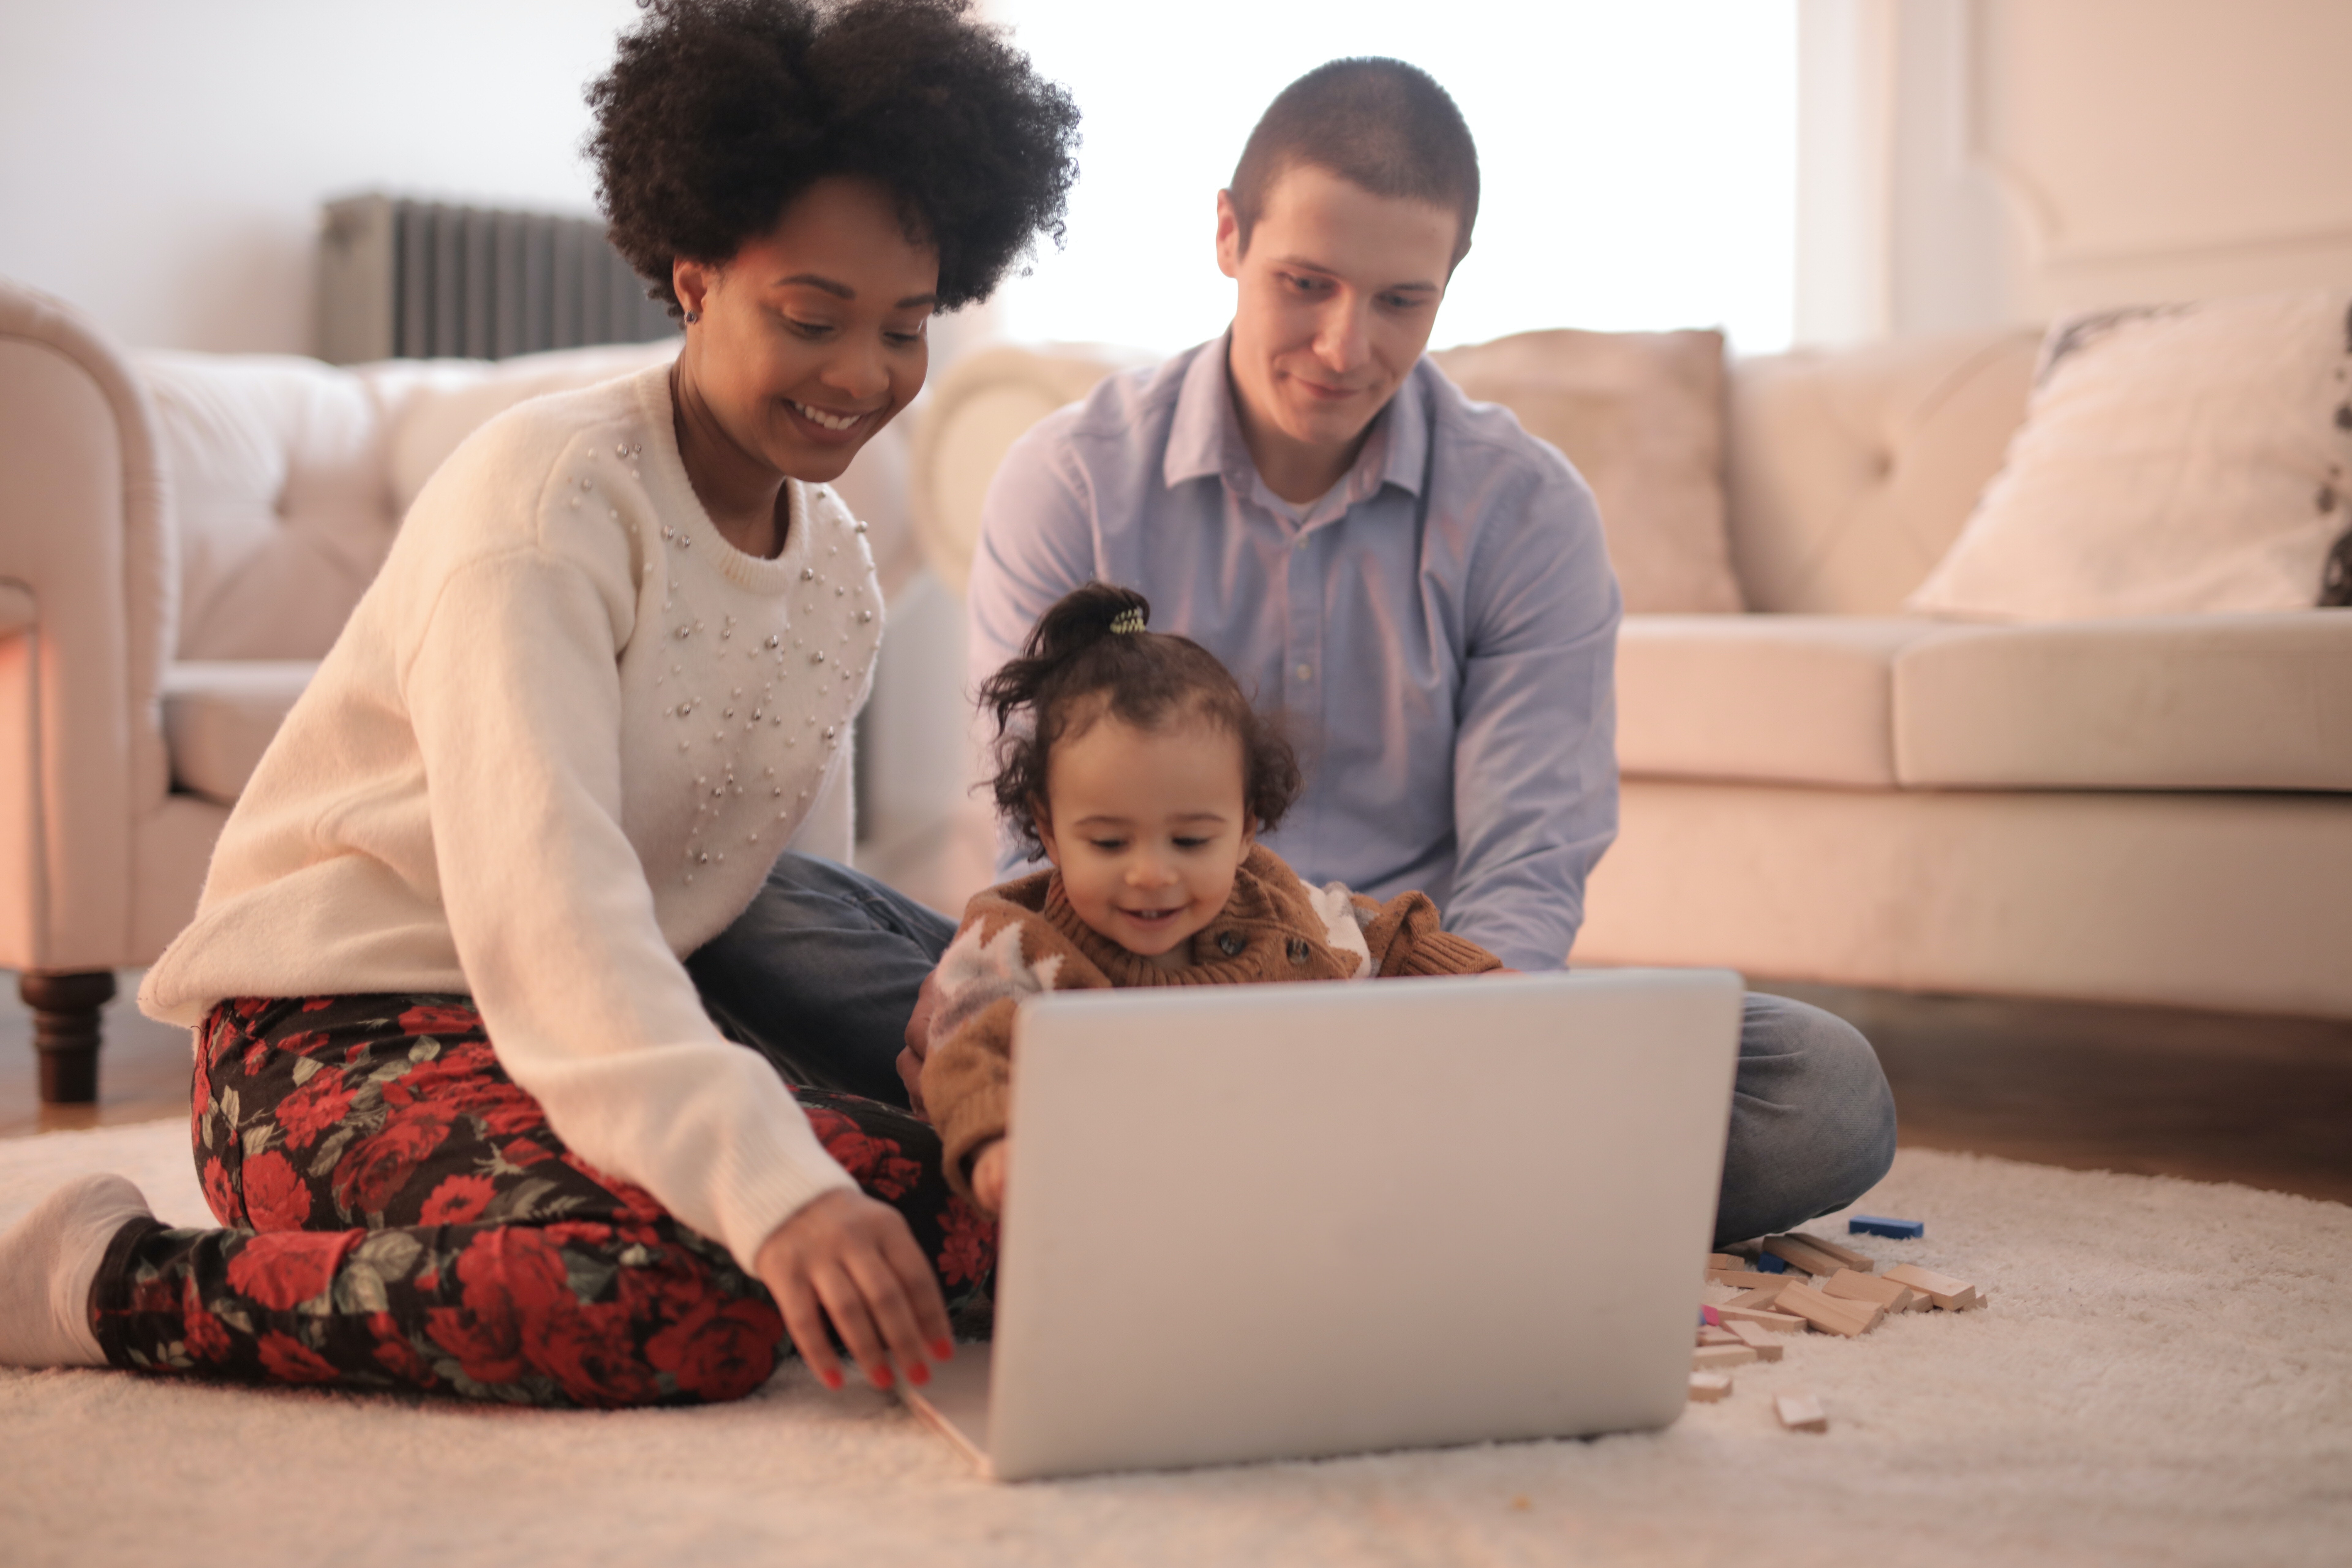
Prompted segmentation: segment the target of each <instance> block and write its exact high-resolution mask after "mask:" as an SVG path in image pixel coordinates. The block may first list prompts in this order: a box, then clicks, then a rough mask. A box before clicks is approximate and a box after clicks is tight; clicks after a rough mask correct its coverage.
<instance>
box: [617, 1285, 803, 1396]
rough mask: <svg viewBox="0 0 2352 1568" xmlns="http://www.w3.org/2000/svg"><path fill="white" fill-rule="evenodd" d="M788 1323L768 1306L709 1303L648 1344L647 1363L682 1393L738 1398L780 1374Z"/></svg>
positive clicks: (756, 1302) (743, 1302)
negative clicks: (779, 1349) (781, 1345)
mask: <svg viewBox="0 0 2352 1568" xmlns="http://www.w3.org/2000/svg"><path fill="white" fill-rule="evenodd" d="M783 1335H784V1320H783V1318H782V1316H781V1315H780V1314H779V1313H778V1312H777V1311H776V1310H775V1308H773V1307H772V1306H770V1305H769V1304H768V1303H767V1302H765V1301H759V1300H740V1301H729V1302H727V1303H725V1304H724V1305H721V1304H719V1303H718V1302H716V1301H714V1300H709V1299H707V1298H706V1299H705V1300H703V1302H702V1303H701V1306H700V1308H699V1310H697V1311H695V1312H693V1313H691V1314H689V1315H688V1316H687V1317H686V1318H684V1319H682V1320H681V1321H677V1322H675V1323H672V1324H671V1325H670V1326H669V1327H668V1328H667V1329H664V1330H663V1331H661V1332H659V1333H657V1334H656V1335H654V1337H653V1338H652V1339H650V1340H647V1341H646V1360H648V1361H650V1362H652V1363H653V1364H654V1365H655V1366H656V1367H658V1368H660V1369H661V1370H662V1371H664V1372H666V1373H669V1374H670V1375H671V1377H672V1378H674V1379H675V1380H676V1381H677V1386H678V1390H679V1392H680V1393H684V1394H699V1395H701V1396H702V1397H703V1398H705V1399H740V1398H742V1397H743V1396H744V1395H745V1394H749V1393H751V1391H752V1390H753V1389H755V1388H757V1387H759V1386H760V1384H763V1383H765V1382H767V1381H768V1374H769V1373H772V1372H774V1371H775V1370H776V1345H777V1343H778V1342H780V1341H782V1338H783Z"/></svg>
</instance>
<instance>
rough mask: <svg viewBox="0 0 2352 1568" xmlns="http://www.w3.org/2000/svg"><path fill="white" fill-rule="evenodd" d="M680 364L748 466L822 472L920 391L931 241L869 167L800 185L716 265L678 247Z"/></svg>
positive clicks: (932, 275)
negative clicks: (682, 315)
mask: <svg viewBox="0 0 2352 1568" xmlns="http://www.w3.org/2000/svg"><path fill="white" fill-rule="evenodd" d="M675 270H676V282H677V291H678V298H679V300H681V301H682V302H684V304H685V305H686V307H687V309H688V310H692V311H694V312H696V313H697V315H698V317H699V320H698V321H696V322H695V323H694V324H693V325H691V326H690V327H689V328H688V335H687V347H686V350H685V352H684V354H683V356H682V358H683V361H684V362H685V363H684V364H683V366H682V368H684V369H685V370H687V372H688V374H691V376H692V378H693V382H694V391H695V393H696V395H697V396H698V400H699V402H700V403H701V404H702V405H703V406H704V408H705V409H706V410H707V413H708V416H709V418H710V419H711V420H712V421H713V422H715V423H716V424H717V426H719V431H720V432H722V433H723V434H724V436H725V437H726V440H727V443H728V444H729V445H731V446H732V447H735V448H736V451H737V453H738V454H739V455H740V458H741V459H742V460H744V461H745V463H746V464H747V465H757V466H758V467H760V468H765V469H768V470H770V471H772V472H773V473H776V474H781V475H783V476H785V477H788V478H791V479H801V480H803V481H806V482H808V483H812V484H822V483H824V482H826V481H828V480H831V479H838V478H839V477H840V476H841V474H842V471H843V470H844V469H845V468H848V467H849V461H850V459H851V458H855V457H856V455H857V450H858V448H859V447H863V446H864V445H865V444H866V441H867V440H868V439H870V438H871V437H873V435H874V433H875V432H876V431H877V430H879V429H881V428H882V426H885V425H887V424H888V423H889V422H890V420H891V419H892V418H893V417H895V416H897V414H898V411H899V410H900V409H902V408H904V407H906V406H907V405H908V403H909V402H911V401H913V399H914V396H915V394H916V393H918V392H919V391H920V390H922V385H923V375H924V373H925V371H926V370H928V369H929V363H930V343H929V338H928V337H927V336H926V332H925V329H926V327H927V326H928V324H929V321H930V316H931V310H932V307H933V305H934V303H935V302H936V298H937V291H938V289H939V279H940V258H939V252H938V251H937V250H936V249H935V248H933V247H931V246H930V245H929V243H928V242H926V241H924V240H921V239H915V238H909V237H908V234H907V227H906V224H905V222H904V220H903V218H902V217H901V216H900V211H899V205H898V201H897V200H896V199H895V198H894V197H893V196H892V195H891V194H890V193H889V192H888V191H887V190H886V189H885V188H884V187H882V186H881V185H879V184H876V183H875V182H873V181H871V180H864V179H857V178H854V177H849V176H835V177H833V178H829V179H824V180H820V181H818V182H817V183H816V184H814V185H811V186H810V187H809V188H808V189H807V190H805V191H803V193H802V194H801V195H799V196H797V197H795V198H794V199H793V202H792V205H789V206H787V207H786V208H785V209H784V215H783V216H782V218H781V219H779V220H778V222H777V224H776V226H774V227H773V228H772V229H770V230H769V231H768V232H767V233H765V234H763V235H758V236H755V237H752V238H751V239H749V240H747V241H745V242H744V244H743V247H742V248H741V249H740V250H738V251H737V252H736V253H735V255H734V256H733V257H731V258H729V259H728V260H727V261H726V262H725V263H723V264H721V265H719V266H715V267H714V266H709V265H706V264H704V263H699V262H692V261H686V260H683V259H681V260H680V261H678V262H677V267H676V269H675Z"/></svg>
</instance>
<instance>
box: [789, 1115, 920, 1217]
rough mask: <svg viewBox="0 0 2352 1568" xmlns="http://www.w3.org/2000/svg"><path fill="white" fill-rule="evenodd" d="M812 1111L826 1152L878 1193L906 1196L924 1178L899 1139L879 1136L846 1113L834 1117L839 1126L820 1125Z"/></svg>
mask: <svg viewBox="0 0 2352 1568" xmlns="http://www.w3.org/2000/svg"><path fill="white" fill-rule="evenodd" d="M811 1114H812V1120H811V1121H810V1125H811V1126H814V1127H816V1129H817V1137H818V1139H819V1140H820V1141H821V1142H823V1143H824V1149H825V1152H826V1153H828V1154H831V1155H832V1156H833V1157H834V1159H835V1160H836V1161H838V1162H839V1163H840V1165H841V1168H842V1169H843V1170H845V1171H846V1172H848V1173H849V1174H850V1176H851V1177H852V1178H853V1179H855V1180H856V1183H857V1184H858V1185H859V1186H861V1187H864V1188H865V1189H866V1191H868V1192H870V1193H872V1194H874V1195H875V1196H877V1197H880V1198H903V1197H905V1196H906V1195H907V1194H908V1193H911V1192H913V1191H914V1190H915V1184H916V1183H917V1182H919V1181H920V1180H921V1179H922V1175H923V1168H922V1167H921V1166H920V1165H919V1164H917V1163H915V1162H914V1161H912V1160H909V1159H908V1158H906V1157H905V1156H904V1155H903V1154H902V1153H901V1152H900V1148H899V1144H898V1140H897V1139H895V1138H877V1137H875V1136H874V1135H873V1134H871V1133H869V1132H866V1131H861V1130H860V1129H859V1128H858V1127H857V1126H856V1124H855V1123H854V1122H852V1121H850V1120H849V1119H848V1118H847V1117H845V1116H839V1117H835V1118H834V1120H835V1121H838V1122H839V1123H840V1124H841V1125H840V1126H839V1127H838V1128H833V1127H825V1126H818V1125H817V1123H816V1122H815V1121H814V1112H812V1113H811Z"/></svg>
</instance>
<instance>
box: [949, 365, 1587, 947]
mask: <svg viewBox="0 0 2352 1568" xmlns="http://www.w3.org/2000/svg"><path fill="white" fill-rule="evenodd" d="M1092 578H1100V579H1102V580H1103V581H1105V582H1110V583H1118V584H1124V585H1127V586H1129V587H1133V588H1136V589H1139V590H1140V591H1141V592H1142V593H1143V594H1144V595H1146V596H1147V597H1148V598H1150V601H1151V626H1152V629H1153V630H1155V631H1163V632H1181V633H1182V634H1183V635H1184V636H1186V637H1191V638H1192V639H1193V640H1194V641H1196V642H1199V643H1201V644H1202V646H1203V647H1207V648H1208V649H1209V650H1210V651H1211V652H1213V653H1214V654H1215V655H1216V656H1217V657H1218V658H1221V659H1223V660H1224V662H1225V665H1226V667H1227V668H1230V669H1231V670H1232V671H1233V672H1234V675H1235V676H1236V677H1238V678H1239V679H1240V680H1241V683H1242V688H1243V689H1244V690H1245V691H1252V692H1253V693H1254V696H1255V700H1256V701H1257V703H1258V705H1259V706H1260V707H1261V708H1262V709H1265V710H1269V711H1279V712H1280V713H1281V714H1282V715H1283V717H1284V721H1285V722H1286V725H1287V727H1288V731H1289V733H1290V735H1291V738H1292V740H1293V741H1294V742H1296V743H1297V745H1298V749H1299V756H1300V761H1301V762H1302V763H1304V764H1305V766H1306V770H1307V788H1306V792H1305V794H1303V795H1301V796H1300V797H1299V801H1298V804H1297V806H1295V807H1294V808H1293V809H1292V811H1291V814H1290V815H1289V816H1288V817H1286V819H1285V820H1284V822H1283V824H1282V826H1281V828H1280V829H1279V830H1278V831H1276V832H1275V833H1273V834H1270V835H1268V836H1267V837H1266V838H1265V843H1266V845H1267V847H1269V848H1272V849H1273V850H1274V851H1275V852H1276V853H1277V854H1279V855H1281V856H1282V857H1283V858H1285V859H1286V860H1288V861H1289V862H1290V864H1291V865H1292V866H1293V867H1295V868H1297V870H1298V872H1299V873H1300V874H1301V875H1302V876H1304V877H1305V878H1306V879H1307V880H1308V881H1310V882H1314V883H1321V882H1324V881H1326V880H1330V879H1337V880H1339V881H1342V882H1345V883H1346V884H1347V885H1348V886H1349V887H1350V888H1352V889H1356V890H1358V891H1360V892H1364V893H1369V894H1370V895H1371V896H1372V897H1374V898H1377V899H1388V898H1391V897H1392V896H1394V895H1395V894H1397V893H1400V892H1403V891H1406V890H1408V889H1420V890H1421V891H1423V892H1425V893H1427V894H1428V895H1429V896H1430V897H1431V898H1432V899H1433V900H1435V901H1436V903H1437V905H1438V907H1439V908H1440V909H1441V910H1444V923H1445V928H1446V929H1447V930H1448V931H1455V932H1458V933H1459V934H1461V935H1463V936H1465V937H1467V938H1469V939H1470V940H1472V941H1474V942H1478V943H1480V944H1481V945H1483V946H1485V947H1486V948H1487V949H1488V950H1489V951H1491V952H1495V953H1496V954H1497V955H1498V956H1500V957H1501V958H1502V960H1503V961H1504V962H1505V963H1508V964H1511V965H1513V966H1514V967H1517V968H1519V969H1530V970H1534V969H1557V968H1559V967H1560V966H1561V965H1562V964H1563V963H1565V962H1566V958H1567V954H1568V951H1569V947H1570V944H1571V943H1572V942H1574V941H1575V939H1576V931H1577V928H1578V926H1579V925H1580V924H1581V923H1582V922H1583V919H1584V879H1585V876H1586V874H1587V873H1588V872H1590V871H1591V868H1592V866H1593V863H1594V862H1595V861H1597V860H1599V859H1600V858H1601V851H1602V850H1604V849H1606V848H1607V847H1609V841H1610V840H1611V839H1612V837H1615V836H1616V831H1617V761H1616V750H1615V730H1616V703H1615V689H1614V684H1613V675H1612V670H1613V665H1614V658H1615V650H1616V637H1617V623H1618V619H1619V616H1620V614H1621V609H1620V601H1619V598H1618V594H1617V580H1616V577H1615V575H1614V574H1612V572H1611V571H1610V568H1609V557H1608V552H1607V550H1606V548H1605V547H1604V545H1603V543H1602V542H1601V520H1600V515H1599V513H1598V512H1597V511H1596V510H1594V508H1593V504H1592V492H1591V490H1590V489H1587V488H1586V487H1585V483H1584V481H1583V479H1581V478H1580V477H1579V476H1578V474H1577V472H1576V470H1575V469H1574V468H1570V466H1569V463H1568V460H1567V459H1566V458H1563V457H1561V456H1560V455H1559V452H1558V451H1557V450H1555V449H1554V448H1552V447H1549V446H1546V445H1545V444H1544V443H1542V442H1540V441H1538V440H1537V439H1536V438H1535V437H1531V436H1529V435H1528V434H1527V433H1526V432H1525V431H1524V430H1522V429H1520V428H1519V425H1518V421H1517V420H1516V419H1515V418H1513V417H1512V416H1511V415H1510V414H1509V413H1508V412H1507V410H1505V409H1502V408H1499V407H1496V406H1493V405H1487V404H1477V403H1472V402H1470V401H1469V400H1468V399H1467V398H1465V396H1463V395H1462V393H1461V392H1460V390H1459V389H1457V388H1456V387H1455V386H1454V384H1453V383H1452V382H1450V381H1448V380H1446V379H1445V377H1444V374H1441V373H1440V372H1439V371H1438V369H1437V367H1436V366H1435V365H1433V364H1432V363H1430V362H1429V361H1428V360H1426V359H1423V361H1421V363H1418V364H1416V365H1415V366H1414V367H1413V369H1412V374H1409V375H1408V376H1406V377H1405V379H1404V382H1403V384H1402V386H1400V387H1399V388H1398V390H1397V394H1396V396H1395V397H1394V398H1393V399H1391V401H1390V403H1389V405H1388V407H1387V408H1386V409H1384V410H1383V411H1382V412H1381V415H1380V416H1379V417H1378V418H1377V419H1376V420H1375V421H1374V423H1373V426H1372V429H1371V433H1370V437H1369V438H1368V439H1367V440H1366V441H1365V443H1364V447H1363V451H1362V453H1361V455H1360V457H1359V458H1357V461H1356V464H1355V466H1354V468H1351V469H1350V470H1349V472H1348V474H1347V475H1346V477H1345V478H1343V479H1341V480H1340V481H1339V484H1338V485H1337V486H1335V487H1334V488H1333V489H1332V490H1331V491H1330V492H1329V493H1328V494H1327V495H1326V496H1324V497H1323V499H1322V500H1319V501H1317V502H1315V503H1314V504H1313V505H1311V506H1308V507H1305V508H1300V507H1294V506H1292V505H1290V504H1288V503H1286V502H1285V501H1283V500H1280V499H1278V498H1277V497H1276V496H1275V495H1274V493H1273V492H1272V491H1270V490H1268V489H1266V488H1265V481H1264V480H1262V479H1259V477H1258V474H1257V469H1256V468H1255V465H1254V464H1253V463H1252V462H1251V460H1250V456H1249V450H1248V448H1247V447H1245V446H1244V443H1243V440H1242V435H1241V430H1240V426H1239V425H1238V423H1237V421H1236V419H1235V416H1234V405H1233V397H1232V394H1231V392H1230V391H1229V389H1228V387H1227V385H1226V379H1225V340H1224V339H1223V338H1220V339H1218V340H1216V341H1215V342H1209V343H1204V344H1202V346H1201V347H1199V348H1196V349H1193V350H1192V351H1190V352H1188V353H1182V354H1180V355H1178V356H1177V357H1176V358H1174V359H1172V360H1170V361H1168V362H1167V363H1164V364H1161V365H1159V366H1157V367H1155V368H1152V369H1150V370H1144V371H1136V372H1131V373H1129V374H1121V375H1114V376H1112V377H1110V378H1109V379H1108V380H1107V381H1105V382H1104V383H1103V384H1101V385H1100V386H1098V387H1097V388H1096V390H1095V392H1094V394H1093V395H1091V396H1089V397H1088V398H1087V400H1086V401H1085V402H1083V403H1080V404H1077V405H1073V406H1071V407H1068V408H1065V409H1062V410H1060V411H1059V412H1057V413H1055V414H1053V415H1051V416H1048V417H1047V418H1045V420H1044V421H1042V422H1041V423H1039V424H1038V425H1037V426H1035V427H1034V429H1032V430H1031V431H1030V432H1029V433H1028V434H1027V435H1026V436H1024V437H1022V439H1021V440H1020V441H1019V442H1017V443H1016V444H1015V445H1014V446H1013V449H1012V451H1011V452H1010V453H1008V454H1007V455H1006V457H1005V459H1004V463H1003V467H1002V468H999V469H998V471H997V475H996V479H995V482H994V483H993V484H992V486H991V487H990V489H989V492H988V499H987V501H986V503H985V505H984V507H983V509H982V526H981V538H980V546H979V550H978V552H977V554H976V555H975V557H974V560H973V563H972V574H971V593H970V598H969V606H970V611H971V675H972V679H974V681H975V682H977V681H978V680H980V679H984V678H985V677H986V676H987V675H988V674H989V673H990V672H991V671H992V670H994V669H995V668H997V667H998V666H999V665H1001V664H1003V662H1004V661H1005V660H1006V659H1007V658H1011V657H1012V656H1013V654H1014V653H1015V652H1017V651H1018V650H1019V648H1020V646H1021V644H1022V642H1023V640H1024V638H1026V637H1027V636H1028V633H1029V628H1030V627H1031V626H1033V625H1034V623H1035V621H1036V619H1037V617H1038V616H1039V615H1041V614H1042V613H1044V611H1045V608H1046V607H1047V606H1048V605H1051V604H1053V603H1054V601H1055V599H1057V598H1059V597H1061V595H1064V594H1066V593H1067V592H1069V591H1070V590H1071V589H1073V588H1076V587H1077V586H1078V585H1079V584H1083V583H1085V582H1087V581H1088V580H1089V579H1092ZM1016 859H1017V857H1016V856H1015V855H1014V854H1013V851H1012V850H1011V848H1010V847H1009V846H1008V847H1007V850H1006V855H1005V859H1004V866H1005V868H1006V869H1007V870H1009V869H1010V868H1012V866H1013V864H1014V863H1015V860H1016Z"/></svg>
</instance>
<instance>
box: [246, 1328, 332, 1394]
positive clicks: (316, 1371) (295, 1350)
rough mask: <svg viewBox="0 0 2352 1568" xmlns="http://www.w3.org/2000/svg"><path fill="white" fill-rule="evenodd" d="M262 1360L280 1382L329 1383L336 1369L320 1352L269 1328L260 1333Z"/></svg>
mask: <svg viewBox="0 0 2352 1568" xmlns="http://www.w3.org/2000/svg"><path fill="white" fill-rule="evenodd" d="M261 1364H262V1366H263V1368H264V1369H265V1370H267V1371H268V1373H269V1375H270V1376H272V1377H274V1378H276V1379H277V1380H278V1382H280V1383H332V1382H334V1381H335V1369H334V1368H333V1367H331V1366H329V1365H328V1364H327V1363H326V1362H325V1361H324V1360H322V1359H321V1358H320V1355H319V1352H316V1351H314V1350H311V1349H310V1348H309V1347H308V1346H306V1345H303V1344H301V1343H299V1342H297V1341H296V1340H295V1339H294V1338H293V1337H292V1336H291V1335H289V1334H281V1333H279V1332H278V1331H277V1330H275V1329H272V1330H270V1331H268V1333H266V1334H264V1335H262V1336H261Z"/></svg>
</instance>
